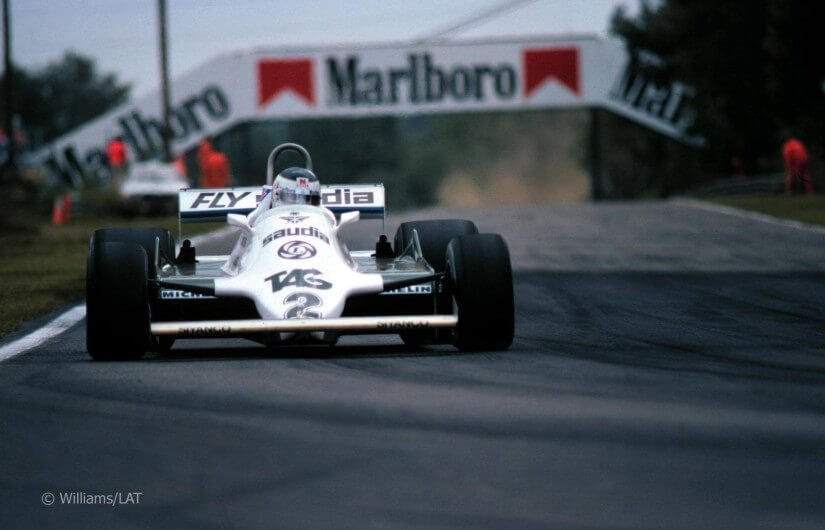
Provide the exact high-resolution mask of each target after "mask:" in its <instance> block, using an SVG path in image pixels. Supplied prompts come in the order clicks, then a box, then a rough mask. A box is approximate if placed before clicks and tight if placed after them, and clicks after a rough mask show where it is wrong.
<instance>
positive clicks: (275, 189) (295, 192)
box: [272, 167, 321, 206]
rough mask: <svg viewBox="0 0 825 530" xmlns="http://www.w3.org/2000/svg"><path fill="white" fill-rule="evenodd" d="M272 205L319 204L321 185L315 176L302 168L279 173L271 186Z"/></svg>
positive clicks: (291, 168) (292, 168)
mask: <svg viewBox="0 0 825 530" xmlns="http://www.w3.org/2000/svg"><path fill="white" fill-rule="evenodd" d="M272 204H273V205H280V204H311V205H313V206H320V204H321V183H320V182H319V181H318V177H316V176H315V174H314V173H313V172H312V171H310V170H308V169H304V168H302V167H290V168H287V169H285V170H283V171H281V172H280V173H279V174H278V176H277V177H275V182H274V184H273V186H272Z"/></svg>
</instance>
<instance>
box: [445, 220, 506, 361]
mask: <svg viewBox="0 0 825 530" xmlns="http://www.w3.org/2000/svg"><path fill="white" fill-rule="evenodd" d="M446 258H447V259H446V261H447V269H448V272H449V275H450V283H451V291H452V296H453V300H454V302H455V306H456V308H457V310H458V325H457V326H456V328H455V334H454V344H455V346H456V347H457V348H458V349H459V350H462V351H496V350H506V349H507V348H509V347H510V344H512V342H513V334H514V331H515V315H514V305H513V273H512V269H511V267H510V252H509V251H508V250H507V244H506V243H505V242H504V239H502V237H501V236H500V235H498V234H473V235H463V236H458V237H456V238H454V239H453V240H452V241H450V243H449V244H448V245H447V256H446Z"/></svg>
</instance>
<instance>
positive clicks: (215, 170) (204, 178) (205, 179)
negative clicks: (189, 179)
mask: <svg viewBox="0 0 825 530" xmlns="http://www.w3.org/2000/svg"><path fill="white" fill-rule="evenodd" d="M230 179H231V170H230V169H229V160H227V158H226V156H225V155H224V154H223V153H221V152H220V151H215V150H212V151H210V152H209V153H208V154H207V155H206V156H205V159H204V161H203V169H202V170H201V187H203V188H225V187H227V186H229V183H230V182H229V181H230Z"/></svg>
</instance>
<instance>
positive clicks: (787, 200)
mask: <svg viewBox="0 0 825 530" xmlns="http://www.w3.org/2000/svg"><path fill="white" fill-rule="evenodd" d="M706 200H708V201H710V202H715V203H717V204H723V205H726V206H733V207H735V208H742V209H745V210H752V211H755V212H760V213H766V214H768V215H773V216H774V217H780V218H782V219H792V220H795V221H802V222H804V223H811V224H816V225H825V195H813V196H810V197H809V196H788V195H750V196H744V197H714V198H709V199H706Z"/></svg>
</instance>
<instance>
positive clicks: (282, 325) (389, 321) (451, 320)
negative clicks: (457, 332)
mask: <svg viewBox="0 0 825 530" xmlns="http://www.w3.org/2000/svg"><path fill="white" fill-rule="evenodd" d="M457 324H458V317H457V316H455V315H414V316H393V317H340V318H326V319H312V318H306V319H289V320H260V319H248V320H211V321H191V322H155V323H152V325H151V331H152V334H153V335H158V336H172V337H186V338H196V337H201V338H207V337H232V336H247V335H249V334H253V333H265V332H312V331H337V332H341V333H398V332H399V331H406V330H422V329H436V328H454V327H456V325H457Z"/></svg>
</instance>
